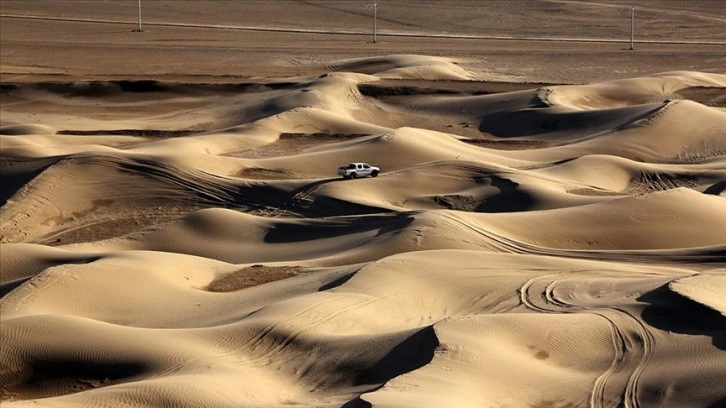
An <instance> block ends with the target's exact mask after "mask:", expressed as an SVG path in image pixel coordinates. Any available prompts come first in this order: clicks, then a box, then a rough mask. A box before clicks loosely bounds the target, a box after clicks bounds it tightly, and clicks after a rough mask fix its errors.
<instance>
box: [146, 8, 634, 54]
mask: <svg viewBox="0 0 726 408" xmlns="http://www.w3.org/2000/svg"><path fill="white" fill-rule="evenodd" d="M139 1H140V0H139ZM634 39H635V6H633V7H632V8H631V9H630V49H631V50H634V49H635V44H634Z"/></svg>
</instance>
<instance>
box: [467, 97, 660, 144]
mask: <svg viewBox="0 0 726 408" xmlns="http://www.w3.org/2000/svg"><path fill="white" fill-rule="evenodd" d="M664 106H665V104H664V103H658V104H648V105H635V106H628V107H623V108H610V109H597V110H587V111H576V110H567V111H566V110H564V108H562V107H539V106H536V107H534V108H527V109H521V110H516V111H513V112H510V111H505V112H495V113H492V114H489V115H485V116H483V117H482V118H481V121H480V123H479V131H481V132H484V133H490V134H493V135H496V136H499V137H519V136H537V135H542V134H547V133H559V134H560V135H561V136H562V137H564V139H565V140H579V139H583V138H587V137H589V136H590V135H594V134H599V133H602V132H605V131H614V130H617V129H622V128H624V127H626V126H628V125H630V124H632V123H633V122H635V121H637V120H641V119H644V118H647V117H650V116H652V115H653V114H655V113H657V112H658V111H660V110H661V109H662V108H663V107H664Z"/></svg>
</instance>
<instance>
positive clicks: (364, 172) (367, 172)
mask: <svg viewBox="0 0 726 408" xmlns="http://www.w3.org/2000/svg"><path fill="white" fill-rule="evenodd" d="M380 171H381V169H379V168H378V167H376V166H371V165H370V164H368V163H350V164H349V165H347V166H340V167H338V175H340V176H343V178H344V179H354V178H356V177H366V176H371V177H377V176H378V173H379V172H380Z"/></svg>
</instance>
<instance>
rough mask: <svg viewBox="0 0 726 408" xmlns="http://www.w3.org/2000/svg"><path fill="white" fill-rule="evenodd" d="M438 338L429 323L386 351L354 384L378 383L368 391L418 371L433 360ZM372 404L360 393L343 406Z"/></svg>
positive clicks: (362, 406)
mask: <svg viewBox="0 0 726 408" xmlns="http://www.w3.org/2000/svg"><path fill="white" fill-rule="evenodd" d="M438 345H439V339H438V337H436V332H435V331H434V328H433V326H428V327H426V328H424V329H422V330H419V331H418V332H416V333H414V334H413V335H412V336H411V337H409V338H407V339H406V340H404V341H403V342H401V343H400V344H398V345H397V346H396V347H394V348H393V349H391V351H390V352H389V353H388V354H386V356H384V357H383V358H382V359H381V360H379V361H378V362H377V363H376V364H374V365H373V366H371V367H370V368H368V369H367V370H365V371H364V372H363V373H362V374H360V375H359V376H358V377H357V378H356V379H355V382H354V384H355V385H366V384H370V385H375V387H374V388H372V389H370V390H368V391H367V392H371V391H375V390H377V389H380V388H382V387H383V386H384V385H385V383H386V382H388V381H390V380H392V379H394V378H396V377H398V376H400V375H403V374H406V373H409V372H411V371H414V370H417V369H419V368H421V367H423V366H425V365H426V364H429V363H430V362H431V361H432V360H433V359H434V353H435V351H436V347H438ZM371 406H372V405H371V403H369V402H368V401H365V400H363V399H362V398H361V396H360V395H359V396H357V397H355V398H353V399H352V400H350V401H348V402H346V403H345V404H343V405H342V407H345V408H367V407H371Z"/></svg>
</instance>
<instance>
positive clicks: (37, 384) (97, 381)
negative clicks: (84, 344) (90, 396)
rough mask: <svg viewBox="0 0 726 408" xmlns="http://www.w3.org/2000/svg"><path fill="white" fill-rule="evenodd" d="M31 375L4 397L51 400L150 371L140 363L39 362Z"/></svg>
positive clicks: (7, 391)
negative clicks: (49, 398) (48, 398)
mask: <svg viewBox="0 0 726 408" xmlns="http://www.w3.org/2000/svg"><path fill="white" fill-rule="evenodd" d="M28 371H29V375H28V376H27V377H26V378H25V379H18V380H20V381H19V383H16V385H14V386H10V387H7V388H5V387H4V389H3V394H7V395H13V396H14V397H15V398H18V399H28V398H47V397H55V396H60V395H67V394H74V393H77V392H82V391H86V390H89V389H93V388H101V387H106V386H109V385H114V384H119V383H121V382H123V381H124V380H128V379H130V378H133V377H137V376H139V375H141V374H143V373H144V372H146V371H147V367H146V366H145V365H144V364H141V363H136V362H108V363H99V362H90V361H78V360H62V359H61V360H36V361H32V362H30V367H28Z"/></svg>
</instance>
